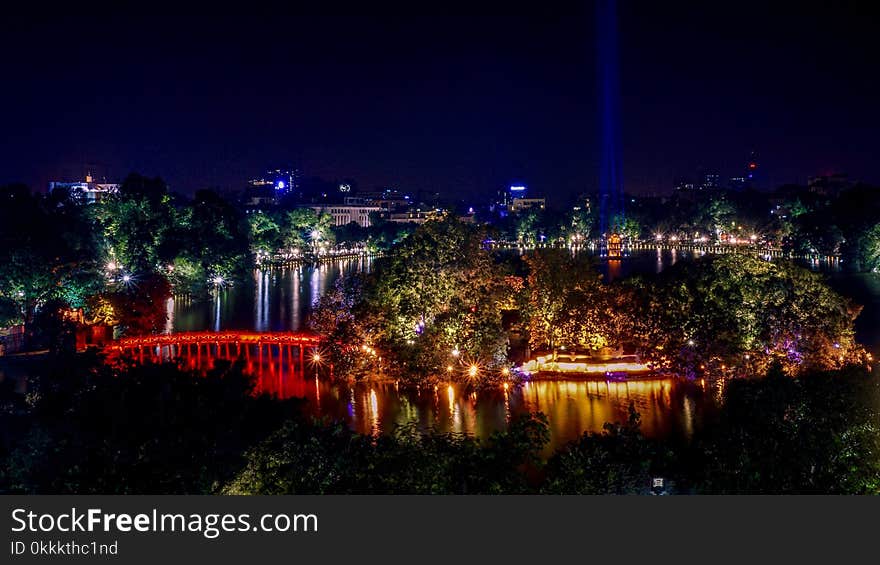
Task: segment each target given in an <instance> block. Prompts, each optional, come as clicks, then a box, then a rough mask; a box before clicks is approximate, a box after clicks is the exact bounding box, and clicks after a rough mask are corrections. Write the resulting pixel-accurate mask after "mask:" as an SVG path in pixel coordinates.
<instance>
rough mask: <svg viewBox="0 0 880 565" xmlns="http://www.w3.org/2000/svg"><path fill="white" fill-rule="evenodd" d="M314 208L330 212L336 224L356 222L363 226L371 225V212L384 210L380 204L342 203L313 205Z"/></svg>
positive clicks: (316, 210)
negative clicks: (351, 204) (348, 204)
mask: <svg viewBox="0 0 880 565" xmlns="http://www.w3.org/2000/svg"><path fill="white" fill-rule="evenodd" d="M312 210H314V211H315V212H318V213H319V214H321V213H327V214H330V215H331V216H332V217H333V225H334V226H345V225H348V224H350V223H352V222H354V223H356V224H357V225H359V226H361V227H363V228H368V227H370V225H371V222H370V214H372V213H379V212H381V211H382V209H381V208H379V207H378V206H346V205H341V204H328V205H327V206H312Z"/></svg>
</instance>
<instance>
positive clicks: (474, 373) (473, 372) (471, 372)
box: [468, 365, 477, 377]
mask: <svg viewBox="0 0 880 565" xmlns="http://www.w3.org/2000/svg"><path fill="white" fill-rule="evenodd" d="M468 375H470V376H471V377H476V376H477V366H476V365H471V368H470V369H468Z"/></svg>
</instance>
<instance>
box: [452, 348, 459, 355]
mask: <svg viewBox="0 0 880 565" xmlns="http://www.w3.org/2000/svg"><path fill="white" fill-rule="evenodd" d="M459 353H461V352H460V351H459V350H458V348H457V347H456V348H455V349H453V350H452V356H453V357H458V355H459Z"/></svg>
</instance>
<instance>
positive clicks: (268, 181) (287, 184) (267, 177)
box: [248, 167, 302, 197]
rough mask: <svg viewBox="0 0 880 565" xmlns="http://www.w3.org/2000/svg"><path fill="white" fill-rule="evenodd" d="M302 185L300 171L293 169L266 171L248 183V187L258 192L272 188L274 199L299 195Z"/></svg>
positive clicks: (284, 168)
mask: <svg viewBox="0 0 880 565" xmlns="http://www.w3.org/2000/svg"><path fill="white" fill-rule="evenodd" d="M301 184H302V171H300V170H299V169H297V168H294V167H281V168H278V169H268V170H267V171H266V172H265V174H263V175H262V176H260V177H257V178H253V179H251V180H249V181H248V187H250V188H253V189H258V190H264V189H266V188H270V187H271V188H272V190H273V192H274V194H275V195H276V197H280V196H284V195H286V194H294V193H299V191H300V189H301Z"/></svg>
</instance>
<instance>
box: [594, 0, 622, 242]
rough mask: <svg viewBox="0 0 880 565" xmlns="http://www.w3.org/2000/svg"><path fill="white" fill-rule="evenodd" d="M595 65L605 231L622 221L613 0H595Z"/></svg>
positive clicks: (602, 227)
mask: <svg viewBox="0 0 880 565" xmlns="http://www.w3.org/2000/svg"><path fill="white" fill-rule="evenodd" d="M596 41H597V45H596V55H597V61H596V63H597V64H596V68H597V74H598V76H597V79H598V80H597V84H598V91H599V92H598V98H599V128H600V140H599V150H600V160H599V229H600V231H601V233H602V234H603V235H604V234H607V233H608V232H609V230H615V229H618V228H619V226H620V224H622V223H623V221H624V197H623V178H622V176H621V140H620V72H619V68H618V67H619V53H618V35H617V2H616V0H598V1H597V2H596Z"/></svg>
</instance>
